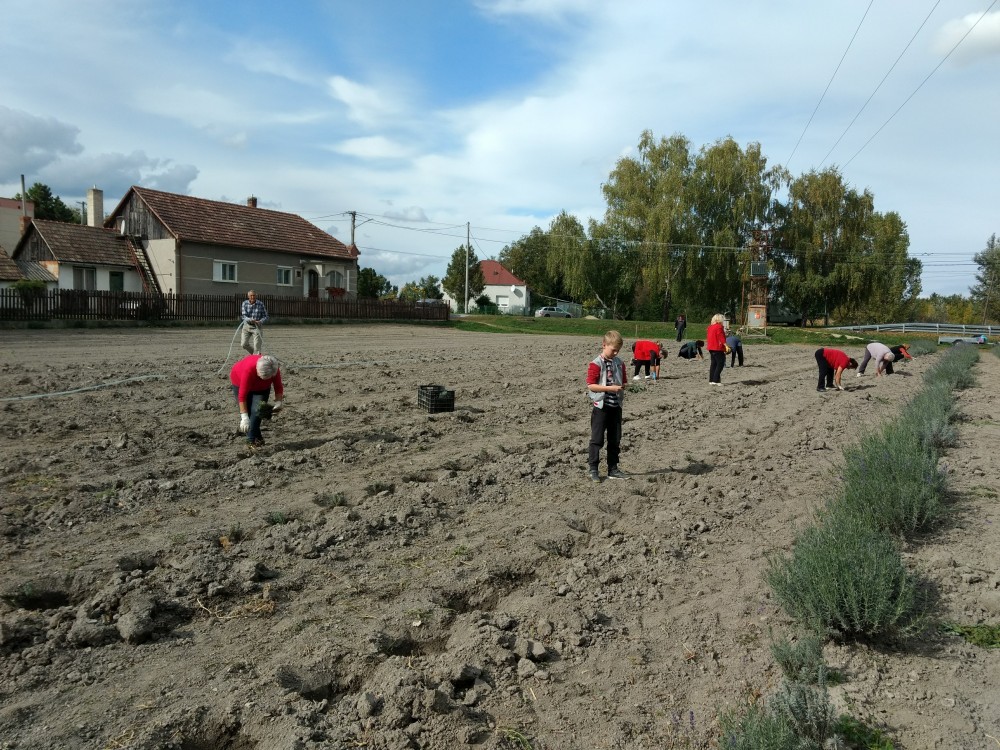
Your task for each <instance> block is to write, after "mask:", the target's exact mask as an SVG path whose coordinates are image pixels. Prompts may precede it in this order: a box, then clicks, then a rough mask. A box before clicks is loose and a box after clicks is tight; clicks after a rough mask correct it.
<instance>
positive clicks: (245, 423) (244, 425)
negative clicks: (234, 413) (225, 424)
mask: <svg viewBox="0 0 1000 750" xmlns="http://www.w3.org/2000/svg"><path fill="white" fill-rule="evenodd" d="M249 431H250V415H249V414H240V432H242V433H243V434H244V435H246V434H247V432H249Z"/></svg>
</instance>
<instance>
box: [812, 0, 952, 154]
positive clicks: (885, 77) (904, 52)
mask: <svg viewBox="0 0 1000 750" xmlns="http://www.w3.org/2000/svg"><path fill="white" fill-rule="evenodd" d="M940 4H941V0H937V2H935V3H934V7H933V8H931V9H930V11H929V12H928V13H927V15H926V16H925V17H924V20H923V23H921V24H920V26H918V27H917V30H916V31H915V32H913V36H911V37H910V41H908V42H907V43H906V46H905V47H903V51H902V52H900V53H899V57H897V58H896V60H895V62H893V64H892V65H891V66H890V67H889V70H887V71H886V73H885V75H884V76H882V80H881V81H879V82H878V86H876V87H875V90H874V91H872V93H871V94H870V95H869V97H868V98H867V99H866V100H865V103H864V104H862V105H861V109H859V110H858V113H857V114H856V115H854V119H853V120H851V121H850V123H848V125H847V127H846V128H844V132H843V133H841V134H840V138H838V139H837V142H836V143H834V144H833V145H832V146H831V147H830V150H829V151H827V152H826V156H824V157H823V161H821V162H820V163H819V166H820V168H822V167H823V165H824V164H825V163H826V160H827V159H829V158H830V154H832V153H833V150H834V149H835V148H837V146H839V145H840V142H841V141H842V140H843V139H844V136H845V135H847V131H848V130H850V129H851V128H852V127H853V126H854V123H855V122H857V121H858V118H859V117H860V116H861V113H862V112H864V111H865V108H866V107H867V106H868V104H869V103H870V102H871V100H872V98H874V96H875V94H877V93H878V90H879V89H880V88H882V84H883V83H885V81H886V79H887V78H888V77H889V75H890V74H891V73H892V71H893V70H895V69H896V66H897V65H898V64H899V61H900V60H902V59H903V55H905V54H906V51H907V50H908V49H909V48H910V45H912V44H913V40H914V39H916V38H917V35H918V34H919V33H920V31H921V29H923V28H924V26H926V25H927V21H929V20H930V17H931V15H933V13H934V11H935V10H936V9H937V7H938V6H939V5H940ZM869 7H870V6H869Z"/></svg>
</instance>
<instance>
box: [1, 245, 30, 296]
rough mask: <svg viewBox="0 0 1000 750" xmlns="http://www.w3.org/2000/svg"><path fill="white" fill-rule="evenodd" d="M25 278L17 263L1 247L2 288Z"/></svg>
mask: <svg viewBox="0 0 1000 750" xmlns="http://www.w3.org/2000/svg"><path fill="white" fill-rule="evenodd" d="M23 278H24V274H23V273H22V272H21V269H20V268H18V267H17V263H15V262H14V261H13V260H11V258H10V256H9V255H7V253H6V252H4V249H3V248H2V247H0V289H6V288H7V287H9V286H11V285H12V284H15V283H17V282H18V281H20V280H21V279H23Z"/></svg>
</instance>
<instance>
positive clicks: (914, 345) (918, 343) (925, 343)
mask: <svg viewBox="0 0 1000 750" xmlns="http://www.w3.org/2000/svg"><path fill="white" fill-rule="evenodd" d="M907 347H908V348H907V351H908V352H909V353H910V356H911V357H919V356H921V355H924V354H936V353H937V350H938V345H937V342H935V341H931V340H929V339H916V340H915V341H912V342H910V343H909V344H907Z"/></svg>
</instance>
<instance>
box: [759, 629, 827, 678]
mask: <svg viewBox="0 0 1000 750" xmlns="http://www.w3.org/2000/svg"><path fill="white" fill-rule="evenodd" d="M771 655H772V656H774V660H775V661H776V662H777V663H778V666H779V667H781V671H782V673H783V674H784V675H785V678H786V679H788V680H790V681H792V682H801V683H804V684H807V685H823V684H825V683H826V681H827V677H828V676H829V670H828V669H827V666H826V663H825V662H824V661H823V641H822V640H821V639H820V638H818V637H817V636H815V635H812V634H807V635H804V636H802V637H800V638H799V639H798V640H797V641H795V642H794V643H793V642H792V641H789V640H788V639H787V638H782V639H781V640H779V641H775V642H774V643H772V644H771Z"/></svg>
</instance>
